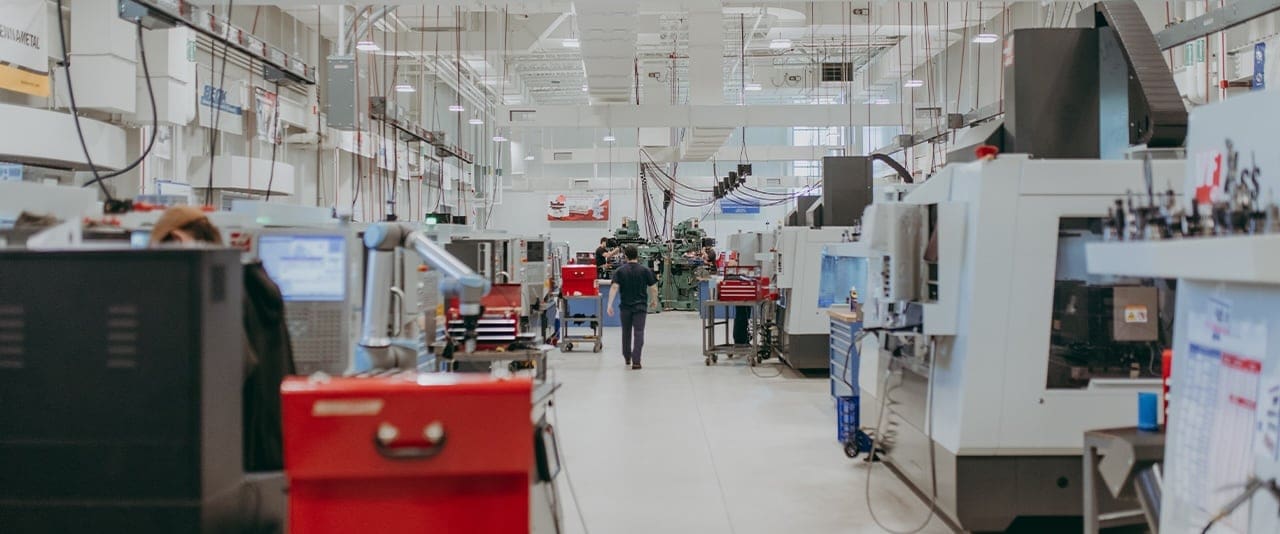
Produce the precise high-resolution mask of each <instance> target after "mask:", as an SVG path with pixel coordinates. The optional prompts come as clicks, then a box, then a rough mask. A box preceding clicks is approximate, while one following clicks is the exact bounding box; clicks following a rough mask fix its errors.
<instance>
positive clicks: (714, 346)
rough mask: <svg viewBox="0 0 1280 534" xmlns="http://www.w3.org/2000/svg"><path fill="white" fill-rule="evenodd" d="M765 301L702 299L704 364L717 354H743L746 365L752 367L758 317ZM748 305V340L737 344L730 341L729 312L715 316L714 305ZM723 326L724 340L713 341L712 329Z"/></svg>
mask: <svg viewBox="0 0 1280 534" xmlns="http://www.w3.org/2000/svg"><path fill="white" fill-rule="evenodd" d="M765 302H767V301H765V300H704V301H702V356H703V358H704V359H705V362H706V364H707V365H711V364H713V363H717V362H718V361H719V360H720V356H721V355H724V356H728V357H730V358H732V357H734V356H746V357H747V364H748V365H751V366H753V367H754V366H755V365H756V364H758V363H760V359H761V358H760V350H761V349H760V328H759V326H760V324H761V323H760V320H761V318H762V315H763V311H762V310H761V308H762V306H763V304H764V303H765ZM740 306H741V307H749V308H751V323H750V324H749V326H748V330H749V332H750V335H751V343H750V344H746V345H738V344H735V343H733V315H734V314H729V313H725V314H724V317H717V314H716V311H717V308H736V307H740ZM719 326H724V343H717V342H716V328H717V327H719Z"/></svg>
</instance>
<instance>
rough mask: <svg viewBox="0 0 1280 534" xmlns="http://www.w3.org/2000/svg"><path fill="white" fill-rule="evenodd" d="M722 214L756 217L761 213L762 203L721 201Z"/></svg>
mask: <svg viewBox="0 0 1280 534" xmlns="http://www.w3.org/2000/svg"><path fill="white" fill-rule="evenodd" d="M720 213H722V214H724V215H754V214H757V213H760V203H759V202H757V201H755V200H746V199H739V200H721V201H720Z"/></svg>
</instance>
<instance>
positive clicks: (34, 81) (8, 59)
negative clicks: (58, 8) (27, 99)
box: [0, 0, 49, 97]
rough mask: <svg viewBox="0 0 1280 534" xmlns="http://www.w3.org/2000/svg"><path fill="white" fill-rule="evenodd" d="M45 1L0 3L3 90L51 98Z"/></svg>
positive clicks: (8, 0)
mask: <svg viewBox="0 0 1280 534" xmlns="http://www.w3.org/2000/svg"><path fill="white" fill-rule="evenodd" d="M48 18H49V12H48V7H47V6H46V5H45V1H44V0H0V88H2V89H8V90H10V91H17V92H19V93H26V94H29V95H35V96H44V97H47V96H49V48H48V47H49V42H48V39H46V38H45V33H46V29H47V27H48V25H49V22H48Z"/></svg>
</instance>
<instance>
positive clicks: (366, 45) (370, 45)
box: [356, 41, 382, 52]
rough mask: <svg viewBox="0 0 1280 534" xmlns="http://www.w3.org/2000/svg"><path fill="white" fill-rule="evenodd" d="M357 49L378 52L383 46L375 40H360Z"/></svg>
mask: <svg viewBox="0 0 1280 534" xmlns="http://www.w3.org/2000/svg"><path fill="white" fill-rule="evenodd" d="M356 50H359V51H361V52H377V51H379V50H382V48H380V47H379V46H378V43H375V42H373V41H360V42H358V43H356Z"/></svg>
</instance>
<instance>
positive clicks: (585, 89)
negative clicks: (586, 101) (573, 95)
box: [582, 83, 591, 93]
mask: <svg viewBox="0 0 1280 534" xmlns="http://www.w3.org/2000/svg"><path fill="white" fill-rule="evenodd" d="M590 90H591V89H588V88H587V84H585V83H584V84H582V92H584V93H585V92H587V91H590Z"/></svg>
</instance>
